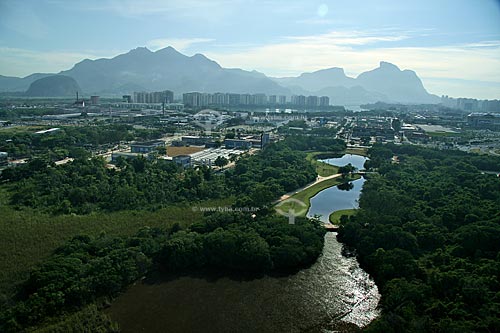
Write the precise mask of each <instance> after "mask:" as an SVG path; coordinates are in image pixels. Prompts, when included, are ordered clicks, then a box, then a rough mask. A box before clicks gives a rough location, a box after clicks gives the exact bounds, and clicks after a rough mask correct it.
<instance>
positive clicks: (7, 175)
mask: <svg viewBox="0 0 500 333" xmlns="http://www.w3.org/2000/svg"><path fill="white" fill-rule="evenodd" d="M315 177H316V172H315V170H314V167H313V166H312V165H311V163H309V162H308V161H307V160H306V159H305V154H303V153H300V152H296V151H293V150H291V149H290V148H289V147H288V146H287V145H286V144H285V143H280V144H275V145H270V146H269V147H268V148H266V149H265V150H264V151H262V152H261V153H259V154H255V155H251V156H248V157H245V158H242V159H240V160H238V161H237V163H236V167H235V168H234V169H232V170H228V171H227V172H225V173H223V174H215V173H214V172H213V170H211V169H210V168H208V167H204V166H201V167H197V168H187V169H183V168H181V167H178V166H177V165H176V164H175V163H172V162H169V161H164V160H156V161H151V160H147V159H144V158H137V159H133V160H130V161H127V160H121V161H120V162H119V163H118V164H117V169H115V168H108V167H107V165H106V162H105V161H104V160H103V159H101V158H93V159H86V158H80V159H76V160H75V161H73V162H72V163H67V164H65V165H61V166H57V167H56V166H54V165H53V164H52V163H50V162H49V161H47V160H44V159H33V160H31V161H30V162H29V163H27V164H26V165H23V166H19V167H16V168H8V169H6V170H4V171H3V173H2V174H1V175H0V180H3V181H5V182H7V185H6V186H7V187H8V188H9V189H10V191H11V193H12V197H11V198H12V200H11V203H12V205H15V206H17V207H22V206H27V207H32V208H36V209H39V210H43V211H45V212H49V213H52V214H70V213H76V214H88V213H91V212H95V211H99V210H101V211H117V210H124V209H158V208H161V207H164V206H166V205H169V204H172V203H181V202H194V201H198V200H202V199H209V198H221V197H227V196H230V195H233V194H238V197H239V202H238V203H239V204H240V206H241V205H243V206H246V207H263V206H265V205H268V204H269V203H270V202H271V201H273V200H274V199H276V198H277V197H279V196H280V195H281V194H283V193H285V192H288V191H291V190H293V189H295V188H298V187H301V186H303V185H305V184H307V183H309V182H311V181H312V180H314V179H315Z"/></svg>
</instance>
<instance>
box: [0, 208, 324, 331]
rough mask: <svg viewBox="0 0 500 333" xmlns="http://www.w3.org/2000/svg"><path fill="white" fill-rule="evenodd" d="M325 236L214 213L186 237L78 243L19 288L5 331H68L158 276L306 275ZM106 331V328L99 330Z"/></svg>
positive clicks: (268, 220) (170, 233)
mask: <svg viewBox="0 0 500 333" xmlns="http://www.w3.org/2000/svg"><path fill="white" fill-rule="evenodd" d="M324 234H325V229H324V228H323V227H322V225H321V223H320V222H318V221H310V220H307V219H305V218H299V219H297V222H296V224H294V225H290V224H288V221H287V220H286V219H285V218H284V217H281V216H275V215H270V214H261V215H258V216H251V215H250V214H245V213H218V212H217V213H212V214H208V215H206V216H205V218H204V219H203V221H200V222H197V223H195V224H193V225H192V226H191V227H190V228H188V229H187V230H180V229H179V227H178V226H176V225H174V226H173V227H172V228H170V229H168V230H162V229H158V228H155V229H151V228H144V229H142V230H141V231H139V232H138V233H137V234H136V235H134V236H132V237H116V236H107V235H105V234H102V235H101V236H99V237H96V238H91V237H88V236H76V237H74V238H73V239H71V240H70V241H69V242H67V243H66V244H64V245H63V246H61V247H59V248H58V249H57V250H56V251H55V252H54V254H53V255H52V256H51V257H49V258H48V259H47V260H46V261H44V262H43V263H42V264H40V265H39V266H38V267H37V268H35V269H34V270H33V271H32V272H31V273H30V277H29V279H28V280H27V281H25V282H24V283H23V284H21V285H20V287H19V292H18V294H17V297H16V298H15V300H13V302H14V303H13V305H12V306H10V307H8V308H7V309H5V310H4V311H2V312H1V313H0V331H2V332H19V331H22V330H25V329H27V328H28V327H31V326H34V325H40V324H41V323H45V324H46V323H49V324H52V325H53V324H54V322H60V325H68V321H67V318H68V316H74V314H75V312H78V311H79V310H81V309H83V310H81V311H86V310H85V307H86V306H88V305H91V304H93V303H94V302H96V301H98V300H99V299H102V298H105V297H113V296H116V295H117V293H118V292H120V291H122V290H124V288H125V287H127V286H128V285H129V284H130V283H132V282H134V281H136V280H137V279H139V278H140V277H142V276H144V275H146V274H147V273H148V272H151V271H155V270H159V271H164V272H168V273H179V272H186V271H191V270H193V269H202V268H205V267H210V268H218V269H224V270H231V271H244V272H253V273H264V272H268V271H271V270H275V269H276V270H289V269H294V268H297V267H301V266H303V265H306V264H309V263H312V262H314V261H315V260H316V258H317V257H318V256H319V254H320V253H321V250H322V248H323V236H324ZM94 316H98V314H94ZM54 317H58V318H54ZM97 318H99V317H97ZM103 323H104V324H106V325H108V324H109V323H108V322H107V321H106V320H104V319H103V320H100V321H99V322H98V324H99V325H102V324H103ZM95 324H96V323H93V325H95ZM74 325H75V326H79V327H80V326H81V325H82V322H81V321H76V322H75V323H74ZM57 326H58V325H56V326H55V327H57ZM94 329H95V326H94ZM107 330H108V329H107ZM108 331H109V330H108Z"/></svg>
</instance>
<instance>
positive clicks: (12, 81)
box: [0, 73, 54, 92]
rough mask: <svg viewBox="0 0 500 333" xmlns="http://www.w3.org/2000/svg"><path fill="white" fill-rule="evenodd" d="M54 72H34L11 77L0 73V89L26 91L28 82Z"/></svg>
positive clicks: (30, 82)
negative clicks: (22, 76)
mask: <svg viewBox="0 0 500 333" xmlns="http://www.w3.org/2000/svg"><path fill="white" fill-rule="evenodd" d="M51 75H54V74H42V73H35V74H31V75H28V76H26V77H24V78H20V77H13V76H3V75H0V91H3V92H13V91H18V92H19V91H23V92H24V91H26V90H27V89H28V88H29V86H30V84H32V83H33V82H35V81H36V80H38V79H41V78H44V77H47V76H51Z"/></svg>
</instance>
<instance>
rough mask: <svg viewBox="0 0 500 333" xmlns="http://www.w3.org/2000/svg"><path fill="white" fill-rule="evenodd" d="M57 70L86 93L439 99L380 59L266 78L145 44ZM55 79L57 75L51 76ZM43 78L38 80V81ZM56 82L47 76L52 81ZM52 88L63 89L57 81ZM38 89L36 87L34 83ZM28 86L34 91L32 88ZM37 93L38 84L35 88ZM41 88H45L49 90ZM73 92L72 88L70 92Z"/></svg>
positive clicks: (345, 101) (7, 85) (2, 86)
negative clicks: (374, 64)
mask: <svg viewBox="0 0 500 333" xmlns="http://www.w3.org/2000/svg"><path fill="white" fill-rule="evenodd" d="M51 75H53V74H39V73H37V74H32V75H30V76H27V77H25V78H16V77H7V76H0V92H15V91H26V89H28V87H30V84H32V83H34V82H35V81H37V80H39V79H41V78H45V77H48V76H51ZM59 75H63V76H66V77H71V78H73V79H75V80H76V82H78V85H79V86H80V87H81V90H82V91H83V93H85V94H97V95H113V96H116V95H122V94H130V93H133V92H134V91H160V90H166V89H169V90H172V91H173V92H174V93H175V94H176V95H178V94H182V93H185V92H191V91H199V92H209V93H214V92H234V93H265V94H268V95H287V96H291V95H293V94H297V95H298V94H300V95H319V96H322V95H325V96H329V97H330V102H331V104H335V105H353V104H364V103H375V102H378V101H381V102H388V103H439V102H440V100H439V98H438V97H437V96H435V95H431V94H429V93H428V92H427V91H426V90H425V88H424V86H423V84H422V81H421V80H420V79H419V78H418V76H417V74H416V73H415V72H413V71H411V70H403V71H401V70H400V69H399V68H398V67H397V66H396V65H393V64H390V63H388V62H381V63H380V66H379V67H378V68H376V69H374V70H371V71H368V72H364V73H361V74H360V75H359V76H358V77H357V78H352V77H349V76H347V75H345V73H344V69H342V68H338V67H333V68H328V69H323V70H319V71H316V72H312V73H303V74H301V75H299V76H298V77H285V78H270V77H267V76H266V75H265V74H263V73H260V72H257V71H245V70H242V69H239V68H223V67H221V66H220V65H219V64H218V63H217V62H215V61H213V60H211V59H208V58H207V57H205V56H204V55H202V54H195V55H193V56H186V55H184V54H182V53H180V52H178V51H176V50H175V49H174V48H172V47H166V48H164V49H161V50H158V51H156V52H152V51H150V50H148V49H147V48H145V47H139V48H136V49H133V50H131V51H129V52H127V53H124V54H120V55H118V56H116V57H114V58H110V59H104V58H103V59H97V60H89V59H85V60H83V61H81V62H79V63H77V64H75V65H74V66H73V68H71V69H69V70H66V71H62V72H60V73H59ZM56 80H57V79H56ZM42 82H43V81H42ZM52 84H54V85H56V86H57V85H58V84H57V82H56V83H54V82H52V83H51V85H52ZM60 84H61V85H60V89H61V90H59V91H57V93H64V91H65V89H64V88H63V86H65V85H68V86H69V87H71V88H68V90H70V89H75V86H71V85H69V81H67V82H66V83H63V82H60ZM37 89H41V88H37ZM30 90H31V91H30V92H29V93H30V94H31V93H33V92H32V89H30ZM35 91H36V93H37V94H40V93H41V90H35ZM54 92H55V91H46V92H44V94H47V93H48V94H53V93H54ZM71 94H74V91H73V92H71Z"/></svg>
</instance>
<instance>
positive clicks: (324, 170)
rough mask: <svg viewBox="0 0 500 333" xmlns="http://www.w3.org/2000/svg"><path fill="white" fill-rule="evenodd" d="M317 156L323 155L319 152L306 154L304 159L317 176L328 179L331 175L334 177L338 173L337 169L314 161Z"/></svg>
mask: <svg viewBox="0 0 500 333" xmlns="http://www.w3.org/2000/svg"><path fill="white" fill-rule="evenodd" d="M319 154H324V153H321V152H312V153H308V154H307V157H306V159H307V160H308V161H309V162H311V164H312V165H313V166H314V167H315V168H316V172H317V173H318V175H320V176H322V177H328V176H331V175H335V174H337V173H338V170H339V168H338V167H337V166H334V165H331V164H328V163H325V162H320V161H318V160H317V159H316V156H317V155H319Z"/></svg>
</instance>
